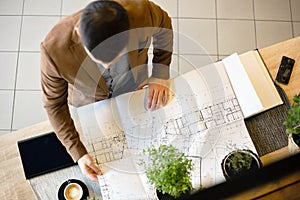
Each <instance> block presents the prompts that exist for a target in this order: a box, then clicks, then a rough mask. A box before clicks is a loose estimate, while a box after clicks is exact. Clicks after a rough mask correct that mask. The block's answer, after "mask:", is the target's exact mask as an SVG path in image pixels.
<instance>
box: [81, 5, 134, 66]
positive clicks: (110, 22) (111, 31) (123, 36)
mask: <svg viewBox="0 0 300 200" xmlns="http://www.w3.org/2000/svg"><path fill="white" fill-rule="evenodd" d="M128 30H129V19H128V15H127V12H126V10H125V9H124V8H123V7H122V6H121V5H120V4H119V3H117V2H115V1H109V0H100V1H94V2H91V3H90V4H88V5H87V6H86V7H85V8H84V9H83V12H82V15H81V19H80V35H81V39H82V42H83V45H84V46H86V47H87V49H88V50H89V51H90V52H91V53H92V55H93V56H94V57H95V58H96V59H99V60H101V61H103V62H110V61H112V60H113V59H114V58H115V57H116V56H117V55H118V54H119V53H120V52H121V50H122V49H124V47H125V46H126V45H127V43H128V35H129V33H128Z"/></svg>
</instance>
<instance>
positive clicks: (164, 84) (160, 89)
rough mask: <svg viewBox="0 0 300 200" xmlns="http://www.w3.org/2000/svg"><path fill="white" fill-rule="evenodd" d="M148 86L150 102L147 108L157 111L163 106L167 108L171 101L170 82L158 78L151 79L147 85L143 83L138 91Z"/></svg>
mask: <svg viewBox="0 0 300 200" xmlns="http://www.w3.org/2000/svg"><path fill="white" fill-rule="evenodd" d="M145 85H148V87H149V88H148V89H149V90H148V101H147V108H148V109H150V110H156V109H158V108H159V107H160V106H161V105H162V106H165V105H166V104H167V103H168V100H169V86H170V80H163V79H158V78H153V77H151V78H149V79H148V80H147V83H142V84H141V85H140V86H139V87H138V88H137V89H141V88H143V87H144V86H145Z"/></svg>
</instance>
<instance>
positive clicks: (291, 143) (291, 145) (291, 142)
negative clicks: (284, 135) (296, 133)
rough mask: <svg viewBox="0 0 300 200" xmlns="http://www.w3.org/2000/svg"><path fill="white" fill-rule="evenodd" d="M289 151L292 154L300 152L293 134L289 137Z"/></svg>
mask: <svg viewBox="0 0 300 200" xmlns="http://www.w3.org/2000/svg"><path fill="white" fill-rule="evenodd" d="M288 149H289V152H290V153H291V154H296V153H299V152H300V147H299V146H298V145H297V144H296V143H295V142H294V140H293V136H292V134H290V135H289V137H288Z"/></svg>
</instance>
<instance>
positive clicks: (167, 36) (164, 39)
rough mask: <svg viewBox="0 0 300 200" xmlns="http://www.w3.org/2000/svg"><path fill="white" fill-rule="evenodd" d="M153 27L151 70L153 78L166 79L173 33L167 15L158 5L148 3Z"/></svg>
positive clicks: (168, 73) (168, 71)
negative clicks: (154, 29)
mask: <svg viewBox="0 0 300 200" xmlns="http://www.w3.org/2000/svg"><path fill="white" fill-rule="evenodd" d="M149 7H150V13H151V17H152V22H153V27H156V31H155V34H154V35H153V59H152V63H153V69H152V76H153V77H155V78H161V79H168V78H169V77H170V69H169V68H170V67H169V66H170V63H171V58H172V52H173V31H172V22H171V18H170V17H169V16H168V13H167V12H166V11H164V10H162V9H161V8H160V7H159V6H158V5H156V4H154V3H153V2H149Z"/></svg>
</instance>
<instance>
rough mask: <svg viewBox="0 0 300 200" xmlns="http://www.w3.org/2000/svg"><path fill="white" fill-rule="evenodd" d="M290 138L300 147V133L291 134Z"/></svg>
mask: <svg viewBox="0 0 300 200" xmlns="http://www.w3.org/2000/svg"><path fill="white" fill-rule="evenodd" d="M292 138H293V140H294V142H295V144H296V145H297V146H298V147H299V148H300V134H293V135H292Z"/></svg>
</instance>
